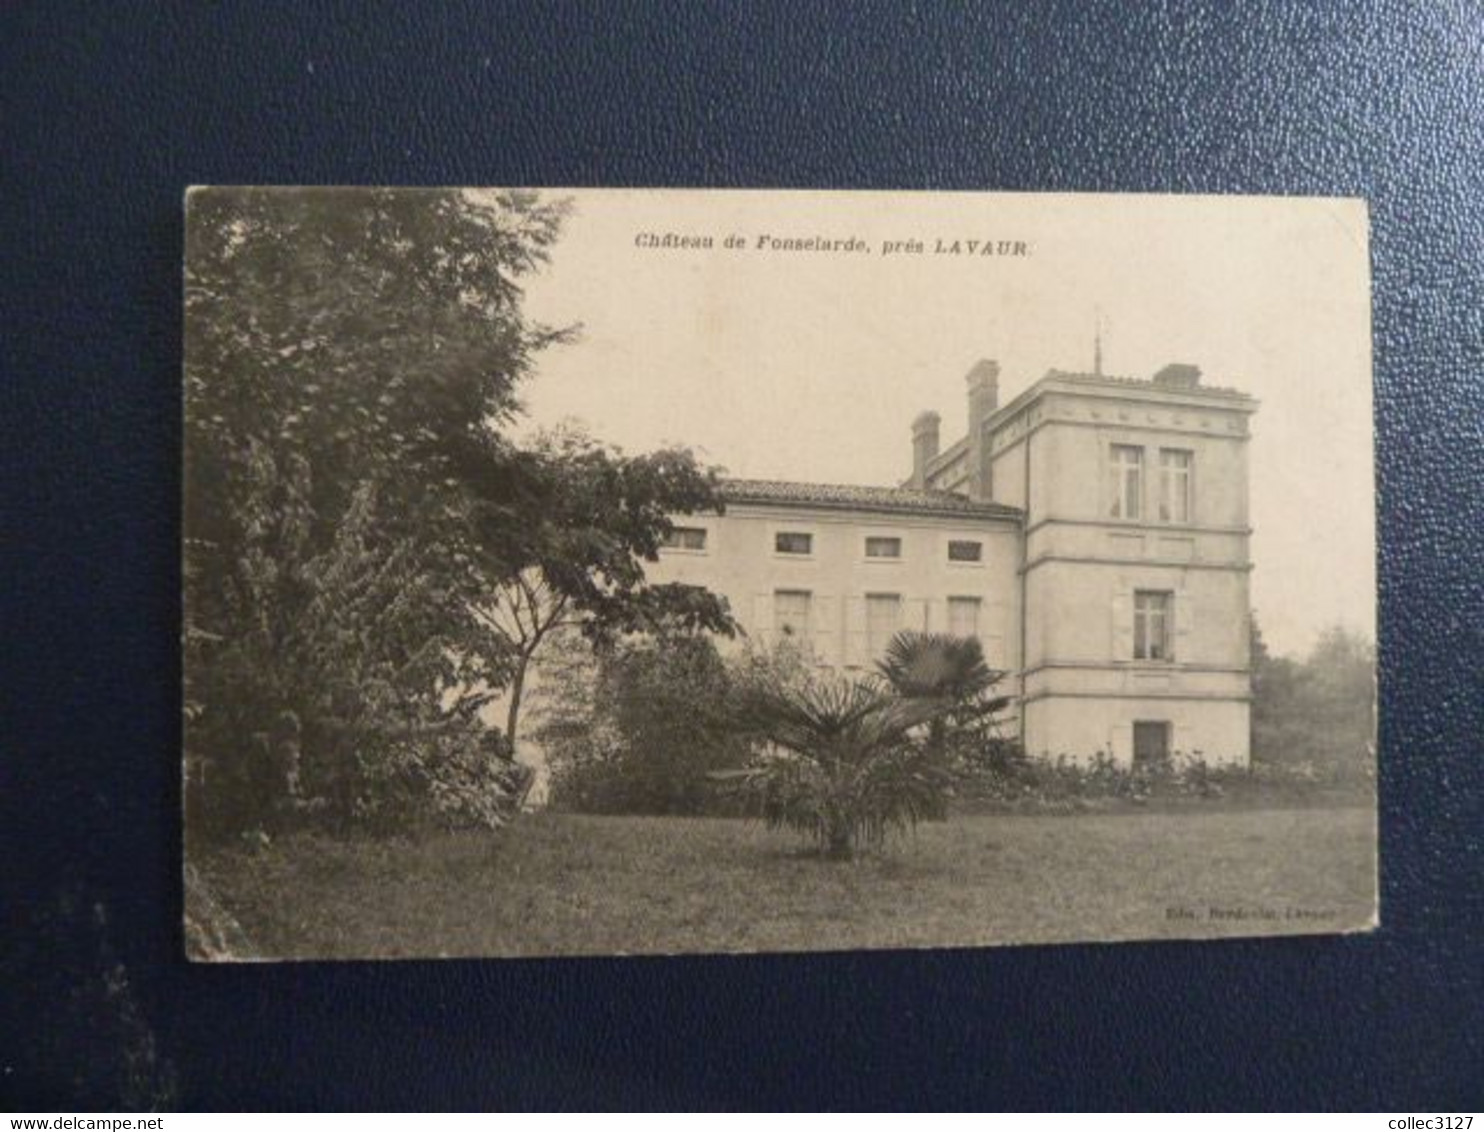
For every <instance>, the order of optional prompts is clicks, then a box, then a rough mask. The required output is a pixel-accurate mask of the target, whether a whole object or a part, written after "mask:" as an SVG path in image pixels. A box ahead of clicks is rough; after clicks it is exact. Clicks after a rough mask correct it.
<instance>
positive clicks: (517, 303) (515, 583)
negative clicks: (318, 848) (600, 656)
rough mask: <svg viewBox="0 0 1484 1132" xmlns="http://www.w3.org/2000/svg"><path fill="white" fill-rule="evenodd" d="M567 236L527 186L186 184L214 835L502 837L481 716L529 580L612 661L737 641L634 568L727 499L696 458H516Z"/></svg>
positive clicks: (202, 735) (190, 529)
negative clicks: (373, 826) (679, 513)
mask: <svg viewBox="0 0 1484 1132" xmlns="http://www.w3.org/2000/svg"><path fill="white" fill-rule="evenodd" d="M562 216H563V207H562V206H561V205H559V204H551V203H547V202H544V201H542V200H541V199H539V198H538V197H537V196H535V195H534V194H529V193H467V192H461V191H444V190H431V191H411V192H409V191H406V190H354V191H346V190H314V189H310V190H289V191H285V190H263V189H213V190H203V191H198V192H194V193H192V195H191V197H190V200H189V206H188V209H187V272H186V281H185V282H186V325H185V337H186V351H185V360H186V372H185V397H186V429H185V458H186V485H187V489H186V499H185V536H186V555H185V580H186V623H185V648H186V676H187V687H186V707H187V735H186V738H187V752H188V766H190V767H191V770H192V778H191V781H192V782H193V783H194V784H195V789H194V794H196V795H199V796H200V798H201V799H205V800H211V799H214V800H215V802H216V803H217V805H218V808H219V810H221V812H217V813H214V814H212V815H209V816H212V817H214V818H217V819H220V821H219V822H217V824H219V825H222V824H225V825H231V824H244V823H248V822H256V821H257V820H260V819H261V817H262V816H263V815H264V813H265V812H268V811H270V810H271V809H272V808H273V807H274V806H280V807H281V806H282V805H283V804H284V803H285V802H288V803H292V804H293V805H296V806H297V805H301V804H305V805H307V804H309V803H313V804H314V805H315V806H319V807H323V808H328V809H329V810H330V811H331V812H332V813H333V814H334V815H338V816H341V817H345V818H351V819H355V818H362V817H367V816H374V815H376V814H380V813H393V814H396V813H400V812H401V811H402V810H403V809H404V808H405V807H408V806H411V807H425V806H426V805H427V804H429V803H431V804H432V805H433V806H434V807H435V808H437V809H440V810H443V811H445V812H452V813H457V814H461V815H463V816H471V817H475V818H478V819H479V820H485V821H488V820H493V819H494V818H496V817H497V816H498V815H497V814H496V813H495V810H496V809H497V808H498V807H497V803H498V800H499V799H500V797H501V796H507V797H508V796H509V795H510V793H511V792H512V790H511V787H512V783H511V781H510V779H509V774H508V771H509V768H510V762H509V755H510V751H509V748H508V744H506V743H504V741H503V739H502V738H501V737H500V736H498V734H497V733H494V732H492V731H491V730H490V729H489V728H487V727H485V726H484V725H483V723H482V713H483V710H484V709H485V708H486V707H487V705H488V703H489V701H490V700H491V699H492V698H493V696H494V695H495V694H496V693H497V692H498V691H499V689H501V688H502V687H504V686H505V685H507V684H508V683H510V682H511V681H512V680H518V679H520V678H521V676H522V674H523V672H524V667H525V664H526V663H527V662H528V660H529V648H528V646H529V644H530V642H528V641H523V640H522V638H521V633H520V632H519V631H518V629H517V630H515V631H512V627H511V626H509V625H502V624H500V623H499V622H498V620H497V619H495V618H492V617H491V616H490V612H491V608H492V606H493V605H495V604H498V600H499V597H498V595H509V594H513V593H519V594H522V595H524V594H525V593H526V592H527V587H528V586H534V587H537V588H533V589H531V590H530V592H531V593H532V594H535V595H537V596H538V598H540V597H544V596H547V595H549V596H550V598H551V600H552V601H553V603H554V604H555V606H556V607H557V608H558V611H559V616H560V617H562V618H565V617H568V616H579V617H580V618H581V619H582V620H583V622H584V624H583V629H584V631H586V632H587V633H588V634H589V636H590V638H591V639H592V640H594V641H602V640H606V639H611V637H612V635H613V634H616V633H620V632H622V631H624V630H626V629H628V628H630V627H635V626H643V625H646V624H648V623H650V622H652V621H656V620H659V619H678V620H679V621H681V622H685V621H687V619H689V620H690V621H692V622H694V623H696V624H698V625H704V626H707V627H718V628H724V627H725V625H726V619H725V614H724V610H722V609H720V608H719V607H718V605H717V603H716V601H715V599H710V600H707V599H706V598H705V597H702V596H701V595H698V594H696V593H693V592H686V593H673V594H672V593H667V592H666V591H664V590H663V589H662V588H650V587H647V586H645V585H644V583H643V580H642V567H641V566H640V565H639V563H638V562H637V561H636V556H639V557H653V556H654V554H655V552H656V549H657V545H658V542H659V540H660V539H661V538H662V537H663V534H664V532H665V530H666V529H668V524H667V520H666V518H665V512H666V510H670V509H674V510H679V509H686V508H687V507H689V506H691V505H695V506H702V505H705V504H707V503H709V502H712V501H713V492H714V483H713V481H712V479H711V478H710V477H709V476H708V475H706V474H705V473H704V472H702V470H701V469H699V468H698V467H697V466H696V465H695V463H694V461H693V460H691V459H690V457H689V455H688V454H686V453H678V452H677V453H659V454H656V455H654V456H650V457H636V458H628V459H626V458H622V457H620V456H619V455H618V454H616V453H612V452H609V451H607V450H605V449H602V448H601V447H599V446H597V445H593V444H590V443H589V444H587V445H585V446H584V445H579V444H575V443H573V444H565V445H563V444H544V445H537V446H536V447H535V448H534V449H533V450H529V451H522V450H521V449H520V448H518V447H517V446H516V445H515V444H514V443H513V442H512V441H511V440H510V439H509V436H508V428H507V426H508V425H509V424H510V422H511V421H513V420H514V419H515V417H516V416H517V414H518V413H519V408H520V406H519V402H518V399H517V391H518V387H519V384H520V382H521V380H522V379H523V378H524V377H526V376H527V375H528V373H529V372H530V370H531V367H532V365H533V361H534V358H535V357H536V355H537V354H538V352H539V351H540V350H541V349H543V348H544V347H546V346H549V345H551V344H553V343H555V342H558V341H562V340H563V339H564V338H565V336H566V335H565V334H564V333H563V332H560V331H555V330H551V329H548V328H544V327H540V326H536V325H533V324H531V323H530V322H529V321H528V320H527V319H526V318H525V317H524V314H523V312H522V309H521V280H522V277H523V276H525V275H526V274H527V273H529V272H531V271H533V270H535V269H537V268H539V267H540V266H541V264H542V263H543V262H544V261H545V259H546V257H547V254H548V250H549V249H550V247H551V246H552V244H553V242H554V241H555V240H556V239H557V236H558V233H559V231H560V226H561V221H562ZM539 631H540V630H539V629H538V632H539ZM512 722H513V719H512ZM190 796H191V795H188V797H190ZM207 808H208V809H210V807H209V806H208V807H207Z"/></svg>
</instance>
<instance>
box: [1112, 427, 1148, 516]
mask: <svg viewBox="0 0 1484 1132" xmlns="http://www.w3.org/2000/svg"><path fill="white" fill-rule="evenodd" d="M1112 472H1113V505H1112V507H1111V509H1110V512H1109V513H1110V514H1111V515H1112V516H1113V518H1115V519H1137V518H1139V516H1140V514H1141V513H1142V511H1143V501H1144V450H1143V449H1142V448H1138V447H1136V446H1134V445H1131V444H1115V445H1113V451H1112Z"/></svg>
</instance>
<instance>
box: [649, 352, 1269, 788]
mask: <svg viewBox="0 0 1484 1132" xmlns="http://www.w3.org/2000/svg"><path fill="white" fill-rule="evenodd" d="M966 380H967V385H968V398H967V400H968V429H967V432H966V435H965V436H964V437H963V438H962V439H960V440H959V441H958V442H957V443H955V444H953V445H951V446H949V447H948V448H946V449H943V448H941V447H940V444H939V427H940V418H939V417H938V416H937V414H936V413H931V412H928V413H923V414H922V415H920V416H919V417H918V418H917V419H916V420H915V421H914V422H913V423H912V460H913V464H912V473H911V475H910V477H908V478H907V480H906V481H905V482H904V484H903V485H902V486H901V487H898V488H848V487H834V486H829V485H816V484H790V483H778V482H772V481H769V482H758V481H732V482H730V483H728V484H727V485H726V498H727V510H726V514H725V515H724V516H714V515H712V516H677V517H676V520H675V521H676V524H677V535H676V537H675V539H674V543H675V545H673V546H672V547H669V548H667V549H666V550H665V552H664V553H663V555H662V560H661V562H660V563H659V564H657V565H656V566H655V567H653V568H652V571H651V575H652V577H653V578H654V580H656V581H675V582H686V583H692V584H697V585H705V586H707V587H708V588H710V589H712V590H713V591H715V592H717V593H720V594H723V595H724V596H726V597H727V598H728V600H729V601H730V603H731V606H732V610H733V612H734V614H735V615H736V616H737V618H738V620H739V621H740V622H741V624H742V625H743V627H744V629H745V630H746V631H747V632H748V634H749V635H750V636H754V637H759V638H762V639H764V640H767V639H770V638H776V637H778V636H780V635H786V636H789V637H793V638H796V639H800V640H802V641H806V642H807V643H808V644H809V646H810V647H811V648H812V649H813V651H814V653H815V656H816V658H817V660H818V663H820V664H821V665H825V666H829V667H832V668H839V669H843V670H846V671H851V670H866V669H869V668H870V667H871V666H872V665H873V664H874V662H875V660H876V658H877V657H878V656H879V655H880V652H881V649H882V647H883V645H884V641H885V640H887V639H889V638H890V636H891V635H892V633H893V632H895V631H896V630H897V629H904V628H912V629H926V630H930V631H934V632H953V633H972V634H973V635H977V636H978V637H979V638H980V640H981V641H982V643H983V644H984V649H985V654H986V657H987V659H988V660H989V662H990V664H991V665H993V666H995V667H998V668H1003V669H1005V670H1007V671H1008V672H1010V673H1011V674H1012V675H1011V678H1010V687H1011V690H1012V691H1013V692H1014V693H1015V694H1016V697H1017V701H1018V708H1019V710H1018V719H1017V723H1016V726H1017V727H1018V729H1019V731H1020V734H1021V738H1022V740H1023V742H1024V744H1025V747H1026V750H1027V751H1028V752H1030V753H1031V754H1033V755H1042V756H1050V757H1055V756H1059V755H1065V756H1068V757H1070V758H1075V759H1086V758H1090V757H1091V756H1092V755H1093V754H1094V753H1095V752H1097V751H1104V752H1107V753H1109V754H1111V755H1112V756H1113V757H1114V758H1115V759H1117V760H1118V761H1119V762H1122V763H1129V762H1136V761H1141V760H1144V759H1151V760H1152V759H1159V758H1162V757H1165V756H1166V755H1167V754H1169V753H1173V752H1183V753H1186V754H1199V755H1200V756H1201V757H1203V758H1205V759H1206V760H1208V761H1210V762H1236V763H1243V764H1245V763H1246V762H1247V759H1248V752H1249V699H1250V679H1249V663H1250V658H1249V655H1248V620H1249V601H1248V581H1249V576H1250V572H1251V569H1252V563H1251V559H1250V554H1249V544H1250V537H1251V533H1252V532H1251V524H1250V517H1249V515H1248V505H1247V480H1248V474H1247V473H1248V469H1247V459H1248V455H1247V453H1248V438H1249V427H1248V422H1249V419H1250V417H1251V415H1252V413H1253V412H1254V411H1255V409H1256V402H1255V401H1254V400H1253V399H1252V398H1250V397H1248V396H1246V395H1245V394H1242V393H1239V392H1236V391H1234V390H1229V389H1220V388H1214V387H1211V386H1205V385H1202V384H1201V381H1200V372H1199V371H1198V370H1197V369H1195V367H1193V366H1187V365H1172V366H1167V367H1165V368H1164V369H1163V370H1161V371H1160V372H1159V373H1157V374H1155V375H1154V377H1153V378H1151V379H1148V380H1135V379H1129V378H1113V377H1107V376H1104V375H1101V374H1074V373H1061V372H1058V371H1052V372H1050V373H1048V374H1046V376H1044V377H1043V378H1041V379H1040V380H1039V381H1037V382H1035V383H1034V384H1032V385H1031V386H1030V387H1029V388H1028V389H1026V390H1025V391H1024V392H1022V393H1021V394H1020V395H1019V396H1017V397H1015V398H1014V399H1013V400H1012V401H1010V402H1009V403H1008V404H1006V405H1004V406H1003V407H1001V406H1000V405H999V398H998V384H999V368H998V366H997V365H996V364H995V363H993V362H989V361H984V362H980V363H978V364H977V365H976V366H974V368H973V369H972V370H970V372H969V374H968V376H967V379H966Z"/></svg>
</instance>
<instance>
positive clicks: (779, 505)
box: [181, 187, 1381, 961]
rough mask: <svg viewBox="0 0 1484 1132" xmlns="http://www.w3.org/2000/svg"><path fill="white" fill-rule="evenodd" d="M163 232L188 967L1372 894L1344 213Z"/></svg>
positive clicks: (575, 196) (1098, 933)
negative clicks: (171, 244)
mask: <svg viewBox="0 0 1484 1132" xmlns="http://www.w3.org/2000/svg"><path fill="white" fill-rule="evenodd" d="M185 223H186V240H185V263H184V280H185V282H184V295H185V311H184V358H183V367H184V373H183V377H184V389H183V397H184V479H183V484H184V492H183V494H184V514H183V546H182V556H183V557H182V564H183V565H182V577H183V590H184V592H183V595H182V601H183V621H182V649H183V692H182V696H183V711H184V750H183V751H182V752H181V754H182V783H183V785H182V796H183V801H184V808H185V814H184V830H185V843H184V847H183V848H184V872H185V923H184V925H183V930H184V933H185V940H186V951H187V954H188V955H189V956H190V957H191V958H192V959H194V960H198V961H269V960H321V959H393V958H425V959H426V958H440V957H450V958H452V957H505V956H532V957H535V956H555V955H604V956H615V955H667V954H694V953H700V954H716V953H738V952H795V951H844V950H856V949H917V948H966V947H986V946H999V945H1033V944H1054V943H1067V942H1114V941H1123V940H1147V939H1212V938H1221V937H1251V936H1279V935H1332V934H1341V933H1351V932H1364V931H1369V930H1372V929H1374V928H1375V927H1376V926H1377V925H1378V924H1379V923H1380V920H1381V910H1380V909H1379V907H1378V899H1377V828H1376V826H1377V806H1376V761H1377V749H1376V742H1375V737H1376V724H1377V721H1376V653H1375V634H1376V593H1377V590H1376V539H1375V506H1376V490H1375V476H1374V469H1373V425H1372V419H1373V418H1372V386H1371V325H1370V272H1369V234H1368V217H1367V211H1366V207H1365V205H1364V203H1363V202H1361V201H1358V200H1350V199H1328V198H1300V197H1213V196H1164V195H1123V196H1118V195H1092V194H1087V195H1078V194H991V193H935V192H843V191H842V192H826V191H761V190H754V191H744V190H700V189H696V190H679V189H665V190H643V189H559V188H558V189H547V188H542V189H456V188H449V189H424V188H416V189H414V188H292V187H235V188H234V187H201V188H195V189H192V190H190V191H189V193H188V194H187V197H186V209H185Z"/></svg>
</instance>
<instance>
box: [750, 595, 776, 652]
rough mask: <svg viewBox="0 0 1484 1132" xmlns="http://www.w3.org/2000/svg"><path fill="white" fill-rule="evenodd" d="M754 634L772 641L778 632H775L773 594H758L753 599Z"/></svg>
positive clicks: (760, 638) (761, 639) (762, 639)
mask: <svg viewBox="0 0 1484 1132" xmlns="http://www.w3.org/2000/svg"><path fill="white" fill-rule="evenodd" d="M751 628H752V635H753V636H754V637H755V638H757V639H758V640H760V641H767V642H769V643H771V642H772V641H773V640H774V639H775V638H776V637H777V634H776V633H774V632H773V595H772V594H770V593H769V594H758V595H757V596H756V597H754V598H753V599H752V626H751Z"/></svg>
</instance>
